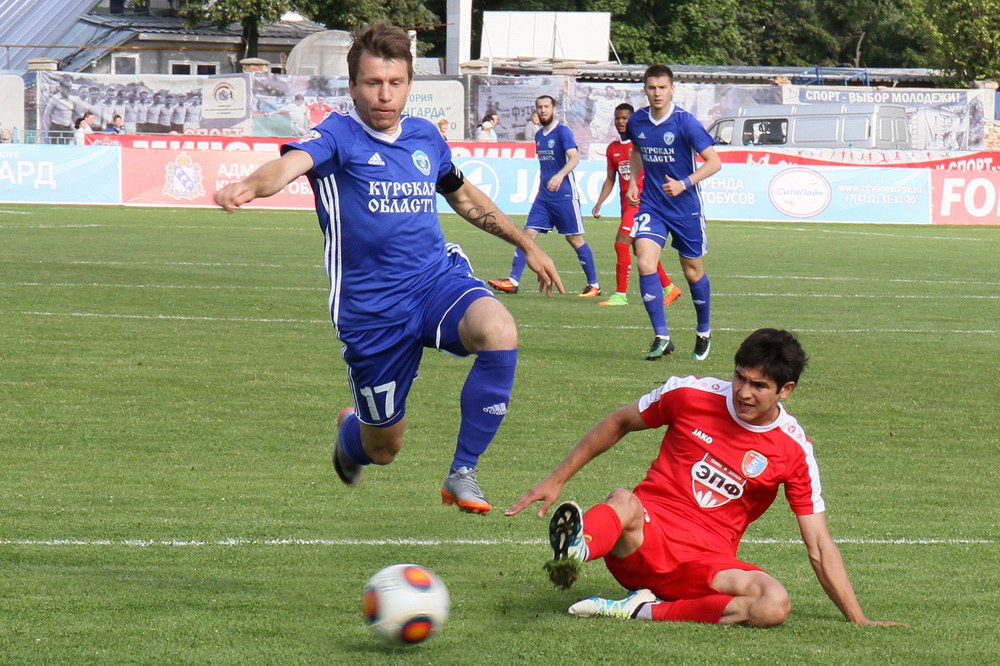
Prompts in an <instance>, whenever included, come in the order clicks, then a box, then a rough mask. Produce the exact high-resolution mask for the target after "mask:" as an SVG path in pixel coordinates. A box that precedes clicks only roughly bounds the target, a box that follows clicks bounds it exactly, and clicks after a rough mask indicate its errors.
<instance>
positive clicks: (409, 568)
mask: <svg viewBox="0 0 1000 666" xmlns="http://www.w3.org/2000/svg"><path fill="white" fill-rule="evenodd" d="M449 603H450V602H449V598H448V588H446V587H445V585H444V583H443V582H441V579H440V578H438V577H437V575H436V574H435V573H434V572H433V571H431V570H430V569H428V568H426V567H422V566H420V565H419V564H393V565H392V566H388V567H386V568H384V569H382V570H380V571H378V572H376V573H375V575H374V576H372V577H371V578H370V579H369V580H368V584H367V585H365V599H364V605H365V618H366V619H367V620H368V626H369V627H370V628H371V630H372V631H374V632H375V633H376V634H378V635H379V636H381V637H382V638H384V639H386V640H388V641H390V642H392V643H398V644H400V645H415V644H416V643H422V642H424V641H425V640H427V639H428V638H430V637H431V636H432V635H434V633H435V632H437V631H438V630H439V629H440V628H441V625H443V624H444V622H445V620H447V619H448V608H449Z"/></svg>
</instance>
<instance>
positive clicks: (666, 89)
mask: <svg viewBox="0 0 1000 666" xmlns="http://www.w3.org/2000/svg"><path fill="white" fill-rule="evenodd" d="M642 91H643V92H644V93H646V99H647V100H648V101H649V108H650V109H652V110H653V114H654V115H656V116H659V114H660V112H664V111H666V110H667V109H668V108H669V107H670V100H672V99H673V98H674V82H673V81H671V80H670V77H669V76H651V77H649V78H648V79H646V84H645V85H644V86H643V88H642Z"/></svg>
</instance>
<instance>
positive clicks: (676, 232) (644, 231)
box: [635, 206, 708, 259]
mask: <svg viewBox="0 0 1000 666" xmlns="http://www.w3.org/2000/svg"><path fill="white" fill-rule="evenodd" d="M635 227H636V232H635V239H636V240H639V239H640V238H648V239H650V240H652V241H655V242H656V243H658V244H659V245H660V247H664V246H666V244H667V236H668V235H669V236H670V237H671V239H672V240H671V241H670V246H671V247H673V248H674V249H675V250H677V254H679V255H680V256H682V257H684V258H685V259H697V258H698V257H703V256H705V255H706V254H708V234H706V233H705V215H704V213H702V214H699V215H697V216H694V215H692V216H691V217H689V218H686V219H677V218H673V219H669V218H666V217H662V216H659V215H655V214H653V215H651V214H649V213H646V212H643V210H642V207H641V206H640V208H639V214H638V215H636V216H635Z"/></svg>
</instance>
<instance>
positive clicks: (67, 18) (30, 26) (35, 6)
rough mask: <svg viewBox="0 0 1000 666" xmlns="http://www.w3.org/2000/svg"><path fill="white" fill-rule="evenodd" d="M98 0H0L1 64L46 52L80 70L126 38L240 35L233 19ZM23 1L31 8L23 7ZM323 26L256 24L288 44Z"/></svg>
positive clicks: (263, 39)
mask: <svg viewBox="0 0 1000 666" xmlns="http://www.w3.org/2000/svg"><path fill="white" fill-rule="evenodd" d="M98 1H99V0H34V2H24V0H0V67H3V68H5V69H9V70H13V71H22V72H23V71H25V70H27V68H28V60H29V59H31V58H38V57H45V58H53V59H55V60H58V61H59V69H61V70H64V71H81V70H84V69H86V68H87V67H88V66H89V65H90V64H91V63H92V62H94V61H96V60H99V59H100V58H102V57H103V56H105V55H106V54H107V53H108V52H109V51H112V50H114V49H116V48H118V47H123V46H124V45H126V44H129V43H141V42H144V41H145V42H151V41H156V42H176V43H177V44H178V46H179V47H183V46H184V44H187V47H188V48H198V47H200V46H201V44H203V43H205V42H217V41H225V42H233V43H237V42H239V40H240V37H241V35H242V28H241V26H239V25H238V24H232V25H230V26H227V27H226V28H219V27H217V26H215V25H214V24H211V23H203V24H200V25H197V26H195V27H192V28H188V27H186V26H185V24H184V20H183V19H181V18H177V17H170V16H156V15H151V14H106V13H99V12H94V11H91V10H92V9H93V8H94V6H95V5H96V4H97V2H98ZM25 6H30V8H31V11H30V12H26V11H24V9H23V8H24V7H25ZM15 9H17V11H15ZM8 18H10V19H11V21H8ZM15 23H16V25H15ZM322 30H325V28H324V27H323V26H322V25H320V24H318V23H314V22H312V21H307V20H297V21H282V22H280V23H275V24H269V25H263V26H261V27H260V43H261V45H262V46H264V45H265V44H271V45H279V44H280V45H281V46H283V47H285V48H286V49H291V47H292V46H294V45H295V44H296V43H298V42H299V41H300V40H301V39H303V38H304V37H307V36H309V35H311V34H313V33H315V32H320V31H322ZM4 52H6V53H4Z"/></svg>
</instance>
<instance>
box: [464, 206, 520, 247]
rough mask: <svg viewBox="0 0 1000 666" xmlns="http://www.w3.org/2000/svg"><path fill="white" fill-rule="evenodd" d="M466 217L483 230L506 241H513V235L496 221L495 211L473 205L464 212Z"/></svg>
mask: <svg viewBox="0 0 1000 666" xmlns="http://www.w3.org/2000/svg"><path fill="white" fill-rule="evenodd" d="M465 215H466V219H467V220H469V222H471V223H472V224H474V225H476V226H477V227H479V228H480V229H482V230H483V231H485V232H487V233H490V234H493V235H494V236H496V237H497V238H502V239H504V240H505V241H507V242H513V237H512V236H511V235H510V234H509V233H508V232H507V231H506V230H505V229H504V228H503V226H502V225H501V224H500V223H499V222H498V221H497V216H496V213H495V212H491V211H487V210H486V209H485V208H482V207H480V206H473V207H472V208H470V209H469V210H468V211H467V212H466V214H465Z"/></svg>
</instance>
